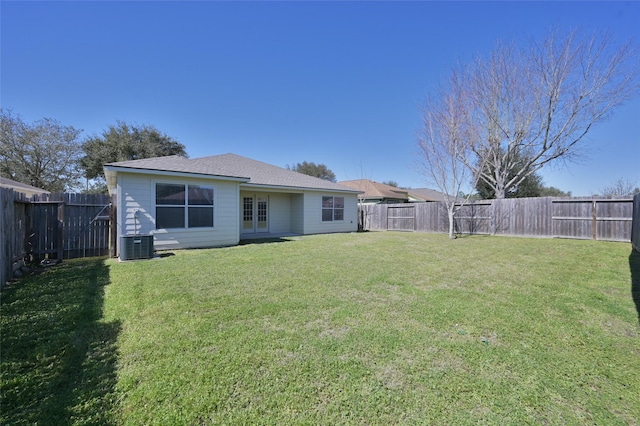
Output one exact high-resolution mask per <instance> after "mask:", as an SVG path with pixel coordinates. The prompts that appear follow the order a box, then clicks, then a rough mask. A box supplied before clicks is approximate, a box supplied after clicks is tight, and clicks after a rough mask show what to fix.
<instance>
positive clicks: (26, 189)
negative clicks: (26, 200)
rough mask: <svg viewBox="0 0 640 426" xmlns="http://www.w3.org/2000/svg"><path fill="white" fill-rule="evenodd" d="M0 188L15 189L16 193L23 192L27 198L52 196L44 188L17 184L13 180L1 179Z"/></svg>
mask: <svg viewBox="0 0 640 426" xmlns="http://www.w3.org/2000/svg"><path fill="white" fill-rule="evenodd" d="M0 188H9V189H13V190H14V191H15V192H21V193H23V194H24V195H26V196H27V197H33V196H34V195H40V194H50V192H49V191H47V190H44V189H42V188H37V187H35V186H33V185H29V184H26V183H22V182H17V181H15V180H12V179H8V178H4V177H0Z"/></svg>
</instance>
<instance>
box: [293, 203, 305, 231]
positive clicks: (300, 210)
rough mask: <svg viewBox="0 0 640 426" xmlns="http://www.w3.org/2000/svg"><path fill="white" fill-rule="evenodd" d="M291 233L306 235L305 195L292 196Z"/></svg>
mask: <svg viewBox="0 0 640 426" xmlns="http://www.w3.org/2000/svg"><path fill="white" fill-rule="evenodd" d="M290 215H291V232H294V233H296V234H304V194H291V213H290Z"/></svg>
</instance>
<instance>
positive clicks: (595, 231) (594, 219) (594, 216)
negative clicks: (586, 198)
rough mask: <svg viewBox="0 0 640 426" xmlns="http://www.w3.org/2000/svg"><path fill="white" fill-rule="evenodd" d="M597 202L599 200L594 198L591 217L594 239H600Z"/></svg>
mask: <svg viewBox="0 0 640 426" xmlns="http://www.w3.org/2000/svg"><path fill="white" fill-rule="evenodd" d="M597 203H598V202H597V201H596V200H593V203H592V205H591V219H592V223H591V235H592V237H593V239H594V240H597V239H598V205H597Z"/></svg>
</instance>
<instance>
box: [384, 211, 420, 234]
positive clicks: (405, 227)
mask: <svg viewBox="0 0 640 426" xmlns="http://www.w3.org/2000/svg"><path fill="white" fill-rule="evenodd" d="M415 229H416V210H415V206H389V207H387V230H389V231H415Z"/></svg>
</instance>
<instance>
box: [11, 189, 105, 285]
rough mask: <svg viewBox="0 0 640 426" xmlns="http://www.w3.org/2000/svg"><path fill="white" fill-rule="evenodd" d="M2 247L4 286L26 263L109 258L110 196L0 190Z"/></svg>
mask: <svg viewBox="0 0 640 426" xmlns="http://www.w3.org/2000/svg"><path fill="white" fill-rule="evenodd" d="M0 199H1V200H2V211H1V213H2V225H1V228H0V232H1V234H2V241H4V245H3V247H2V251H1V252H0V264H1V265H0V267H1V268H2V271H3V272H2V275H1V276H0V285H4V283H5V282H6V281H7V280H8V279H10V278H11V276H12V274H13V270H14V269H15V268H16V266H17V265H18V264H19V263H20V262H21V261H23V260H25V259H27V260H33V261H41V260H43V259H45V258H49V259H59V260H62V259H72V258H76V257H91V256H104V255H108V254H109V235H110V222H111V220H110V219H111V218H110V214H111V207H110V206H111V198H110V197H109V196H108V195H104V194H68V193H67V194H42V195H34V196H33V197H32V198H30V199H29V198H26V197H25V196H24V195H22V194H20V193H17V192H14V191H13V190H11V189H4V188H0Z"/></svg>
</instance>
